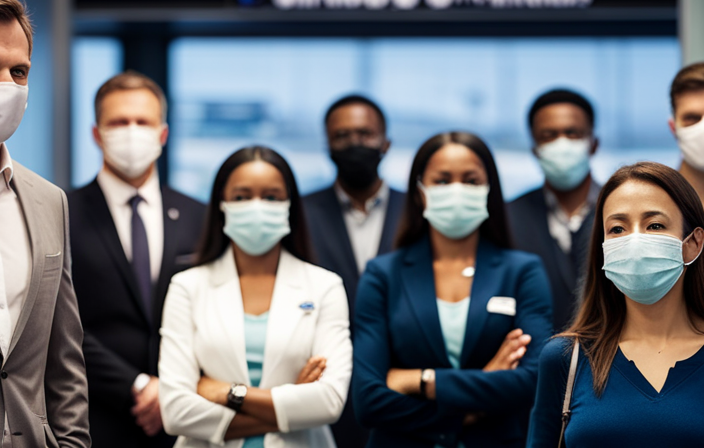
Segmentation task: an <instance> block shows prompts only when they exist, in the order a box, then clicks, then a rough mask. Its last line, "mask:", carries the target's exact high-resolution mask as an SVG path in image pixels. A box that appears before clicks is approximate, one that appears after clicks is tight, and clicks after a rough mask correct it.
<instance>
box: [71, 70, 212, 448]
mask: <svg viewBox="0 0 704 448" xmlns="http://www.w3.org/2000/svg"><path fill="white" fill-rule="evenodd" d="M165 117H166V99H165V97H164V94H163V92H162V90H161V89H160V88H159V86H158V85H157V84H156V83H155V82H154V81H152V80H151V79H149V78H147V77H145V76H143V75H141V74H138V73H135V72H127V73H123V74H120V75H117V76H115V77H113V78H112V79H110V80H108V81H107V82H106V83H105V84H103V86H102V87H101V88H100V89H99V90H98V93H97V95H96V99H95V120H96V125H95V127H94V128H93V136H94V138H95V141H96V143H97V144H98V146H99V147H100V149H101V150H102V152H103V167H102V169H101V170H100V172H99V173H98V176H97V178H96V179H95V180H94V181H93V182H91V183H90V184H88V185H86V186H85V187H83V188H80V189H78V190H76V191H74V192H72V193H70V194H69V195H68V201H69V210H70V218H71V223H70V232H71V250H72V252H73V282H74V286H75V289H76V296H77V299H78V305H79V309H80V314H81V319H82V321H83V327H84V329H85V338H84V343H83V350H84V355H85V359H86V371H87V375H88V392H89V399H90V410H89V414H90V429H91V435H92V439H93V446H94V447H96V448H111V447H115V448H117V447H120V448H124V447H140V448H141V447H144V448H146V447H150V448H151V447H157V448H163V447H170V446H173V444H174V441H175V439H174V438H172V437H170V436H167V435H166V433H164V431H163V429H162V423H161V413H160V410H159V397H158V387H159V380H158V378H157V377H156V375H157V361H158V357H159V341H160V339H159V328H160V326H161V313H162V306H163V303H164V298H165V296H166V289H167V287H168V285H169V282H170V280H171V277H172V276H173V275H174V274H175V273H177V272H179V271H182V270H184V269H186V268H188V267H190V266H191V265H192V263H193V261H194V260H193V259H194V255H193V253H194V250H195V245H196V238H197V237H198V235H199V234H200V230H201V222H202V219H203V216H204V213H205V207H204V206H203V205H202V204H200V203H198V202H196V201H194V200H193V199H190V198H188V197H186V196H184V195H182V194H180V193H177V192H176V191H173V190H171V189H169V188H167V187H160V185H159V179H158V175H157V171H156V160H157V159H158V158H159V156H160V154H161V148H162V146H163V145H164V144H165V143H166V139H167V136H168V127H167V125H166V123H165Z"/></svg>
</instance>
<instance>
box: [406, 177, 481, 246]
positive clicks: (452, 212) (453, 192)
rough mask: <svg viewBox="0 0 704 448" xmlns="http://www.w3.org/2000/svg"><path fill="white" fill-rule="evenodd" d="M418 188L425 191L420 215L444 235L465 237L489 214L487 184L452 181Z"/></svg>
mask: <svg viewBox="0 0 704 448" xmlns="http://www.w3.org/2000/svg"><path fill="white" fill-rule="evenodd" d="M418 188H420V190H421V191H422V192H423V194H424V195H425V211H424V212H423V217H424V218H425V219H427V220H428V222H429V223H430V225H431V226H433V228H434V229H435V230H437V231H438V232H440V233H442V234H443V235H445V236H446V237H448V238H450V239H453V240H458V239H461V238H464V237H466V236H467V235H469V234H471V233H472V232H474V231H475V230H477V229H478V228H479V226H480V225H481V224H482V223H483V222H484V221H486V219H487V218H488V217H489V211H488V210H487V200H488V198H489V186H488V185H467V184H461V183H452V184H449V185H436V186H432V187H426V186H425V185H423V184H422V183H421V182H420V181H419V182H418Z"/></svg>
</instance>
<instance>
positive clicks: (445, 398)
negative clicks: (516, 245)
mask: <svg viewBox="0 0 704 448" xmlns="http://www.w3.org/2000/svg"><path fill="white" fill-rule="evenodd" d="M475 268H476V272H475V276H474V281H473V282H472V290H471V291H468V295H470V296H471V300H470V303H469V310H468V311H467V312H466V313H465V316H466V329H465V331H464V335H463V339H462V347H461V350H460V355H459V361H460V366H461V368H459V369H456V368H454V367H453V365H452V364H451V362H450V360H449V358H448V353H447V350H446V348H445V345H446V344H445V338H444V336H443V330H442V325H441V323H440V317H439V312H438V304H437V300H436V299H437V295H436V293H435V278H434V275H433V256H432V251H431V247H430V241H429V239H428V238H427V237H424V238H422V239H421V240H419V241H418V242H416V243H413V244H411V245H409V246H406V247H403V248H401V249H399V250H397V251H395V252H393V253H391V254H387V255H382V256H380V257H377V258H375V259H374V260H372V261H370V262H369V264H368V265H367V270H366V271H365V272H364V274H363V275H362V278H361V279H360V283H359V291H358V294H357V304H356V306H355V313H356V314H355V319H354V333H353V334H354V355H353V356H354V375H352V398H353V401H354V404H355V406H354V409H355V412H356V414H357V418H358V420H359V421H360V423H361V424H362V425H364V426H367V427H369V428H371V434H370V437H369V442H368V444H367V448H387V447H396V446H402V447H404V448H433V447H434V446H435V445H442V446H444V447H456V446H457V445H458V443H459V442H460V441H461V442H462V443H463V444H464V445H465V446H467V447H484V446H501V447H503V448H509V447H510V448H514V447H516V448H518V447H521V448H524V447H525V432H524V425H525V424H524V422H525V421H526V420H527V418H528V415H527V413H528V411H527V409H529V408H530V406H531V405H532V403H533V398H534V397H535V385H536V380H537V372H538V357H539V355H540V350H541V349H542V347H543V345H544V343H545V341H546V340H547V339H548V338H549V337H550V335H551V333H552V315H551V303H552V299H551V296H550V287H549V286H548V279H547V276H546V275H545V270H544V269H543V266H542V263H541V261H540V259H539V258H538V256H536V255H532V254H527V253H524V252H519V251H514V250H508V249H502V248H499V247H497V246H494V245H493V244H491V243H490V242H488V241H486V240H484V239H481V238H480V240H479V245H478V247H477V256H476V266H475ZM496 297H498V298H500V299H499V302H502V303H504V304H506V303H512V304H515V310H514V309H512V308H511V307H508V306H504V307H494V306H488V305H489V303H490V302H491V301H492V298H496ZM494 302H496V300H494ZM514 328H522V329H523V331H524V332H525V333H527V334H530V335H531V336H532V337H533V341H532V342H531V343H530V346H529V347H528V351H527V352H526V354H525V356H524V358H523V359H522V361H521V364H520V365H519V366H518V368H517V369H515V370H504V371H498V372H484V371H483V370H482V369H483V368H484V366H486V364H487V363H488V362H489V361H490V360H491V359H492V358H493V357H494V355H496V352H497V351H498V349H499V347H501V344H502V343H503V341H504V338H505V337H506V335H507V334H508V333H509V332H510V331H511V330H513V329H514ZM393 367H397V368H403V369H435V384H436V394H437V396H436V399H435V400H424V399H421V398H419V397H416V396H407V395H401V394H398V393H397V392H394V391H393V390H391V389H389V388H388V386H387V384H386V376H387V374H388V373H389V369H390V368H393ZM467 413H484V414H485V415H484V417H482V419H481V421H479V422H477V424H475V425H471V426H468V427H466V428H463V427H462V423H463V420H464V417H465V415H466V414H467Z"/></svg>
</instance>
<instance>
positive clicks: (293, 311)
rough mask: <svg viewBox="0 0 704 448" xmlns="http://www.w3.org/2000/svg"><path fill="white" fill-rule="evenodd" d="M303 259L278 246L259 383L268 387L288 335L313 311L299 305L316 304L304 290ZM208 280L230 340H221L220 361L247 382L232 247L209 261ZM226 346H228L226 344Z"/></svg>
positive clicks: (240, 304)
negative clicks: (221, 352) (212, 260)
mask: <svg viewBox="0 0 704 448" xmlns="http://www.w3.org/2000/svg"><path fill="white" fill-rule="evenodd" d="M304 267H305V262H303V261H301V260H299V259H298V258H296V257H294V256H293V255H292V254H291V253H289V252H288V251H286V250H285V249H282V250H281V256H280V258H279V265H278V267H277V270H276V280H275V283H274V292H273V295H272V299H271V306H270V308H269V322H268V324H267V335H266V345H265V349H264V365H263V372H262V380H261V383H260V387H263V388H267V387H269V385H268V382H269V380H268V379H269V378H270V377H271V375H272V374H273V373H274V372H275V370H276V368H277V365H278V364H279V363H280V362H281V360H282V357H283V355H284V354H285V353H286V349H287V346H288V344H289V343H291V342H292V341H291V336H292V334H293V333H294V331H295V330H296V326H297V325H298V323H299V321H300V319H301V318H302V317H303V316H305V315H306V314H308V313H310V312H312V311H310V310H306V309H305V308H304V307H302V306H301V305H302V304H303V303H304V302H306V303H311V304H313V305H312V306H313V309H316V308H317V307H319V305H320V304H319V303H316V302H317V300H316V299H315V298H312V297H309V295H307V294H305V285H306V276H305V272H304ZM210 281H211V284H212V286H213V289H214V290H215V291H216V293H215V297H214V299H215V300H216V302H217V303H216V307H215V310H216V312H217V314H218V315H219V316H218V317H217V318H216V319H217V321H219V323H220V325H222V331H223V332H224V333H225V334H226V337H227V340H229V341H230V343H229V344H223V346H222V347H223V348H225V349H226V352H227V353H224V355H225V356H223V361H224V362H226V363H228V364H229V370H230V371H234V372H238V374H237V376H238V377H240V378H246V379H247V383H248V384H251V383H250V380H249V374H248V369H247V359H246V358H247V355H246V343H245V332H244V307H243V304H242V290H241V288H240V282H239V275H238V273H237V267H236V266H235V257H234V253H233V250H232V247H228V249H227V250H226V251H225V253H224V254H223V255H222V256H221V257H220V258H219V259H217V260H216V261H214V262H213V264H212V265H211V275H210ZM228 347H229V348H228Z"/></svg>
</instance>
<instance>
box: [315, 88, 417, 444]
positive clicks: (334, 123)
mask: <svg viewBox="0 0 704 448" xmlns="http://www.w3.org/2000/svg"><path fill="white" fill-rule="evenodd" d="M325 131H326V135H327V140H328V147H329V149H330V157H331V158H332V161H333V162H334V163H335V165H336V166H337V179H336V180H335V183H334V184H333V185H332V186H330V187H328V188H325V189H323V190H321V191H318V192H316V193H313V194H311V195H309V196H307V197H305V198H304V199H303V204H304V206H305V210H306V215H307V216H306V218H307V220H308V226H309V231H310V236H311V240H312V242H313V249H314V254H315V257H316V258H315V261H316V262H317V263H318V264H319V265H320V266H322V267H324V268H326V269H329V270H331V271H333V272H335V273H337V274H338V275H340V277H342V281H343V282H344V285H345V290H346V291H347V298H348V301H349V305H350V319H352V318H353V317H354V301H355V296H356V294H357V283H358V282H359V277H360V275H361V273H362V272H363V271H364V268H365V266H366V263H367V261H369V260H370V259H372V258H374V257H376V256H377V255H378V254H382V253H386V252H389V251H391V249H392V248H393V243H394V238H395V236H396V228H397V227H398V220H399V217H400V215H401V212H402V209H403V204H404V200H405V195H404V194H403V193H401V192H398V191H396V190H394V189H392V188H389V186H388V185H387V184H386V183H385V182H384V181H383V180H381V179H380V178H379V174H378V172H377V168H378V166H379V163H380V162H381V159H382V158H383V156H384V155H385V154H386V152H387V151H388V150H389V147H390V146H391V142H390V141H389V139H388V138H387V136H386V118H385V117H384V114H383V112H382V111H381V108H380V107H379V106H378V105H376V104H375V103H374V102H373V101H371V100H369V99H368V98H365V97H363V96H359V95H350V96H346V97H344V98H341V99H339V100H338V101H336V102H335V103H334V104H333V105H332V106H330V108H329V109H328V111H327V113H326V114H325ZM351 405H352V400H350V399H348V400H347V406H346V407H345V411H344V412H343V414H342V417H341V418H340V421H339V422H338V423H337V424H335V425H333V426H332V430H333V435H334V436H335V442H336V443H337V446H338V447H339V448H361V447H363V446H364V445H365V443H366V440H367V436H368V433H367V432H366V431H364V430H363V429H362V428H361V426H359V425H358V424H357V422H356V420H355V418H354V413H353V412H352V408H351Z"/></svg>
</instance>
